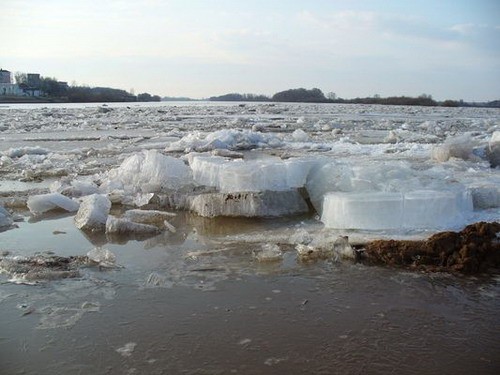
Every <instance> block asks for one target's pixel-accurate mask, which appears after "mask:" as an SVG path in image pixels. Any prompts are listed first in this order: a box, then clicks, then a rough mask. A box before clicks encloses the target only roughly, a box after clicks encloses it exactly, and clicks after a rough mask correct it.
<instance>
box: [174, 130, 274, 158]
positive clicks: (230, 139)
mask: <svg viewBox="0 0 500 375" xmlns="http://www.w3.org/2000/svg"><path fill="white" fill-rule="evenodd" d="M282 145H283V142H282V141H281V140H280V139H279V138H278V137H276V136H275V135H273V134H264V133H260V132H254V131H251V130H236V129H223V130H218V131H215V132H213V133H209V134H204V133H201V132H193V133H189V134H188V135H186V136H184V137H182V138H181V139H180V140H178V141H176V142H172V143H171V144H170V145H169V146H168V147H167V148H166V149H165V150H166V151H181V152H183V151H187V152H190V151H198V152H205V151H211V150H215V149H227V150H251V149H255V148H264V147H270V148H275V147H280V146H282Z"/></svg>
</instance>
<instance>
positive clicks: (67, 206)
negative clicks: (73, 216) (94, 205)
mask: <svg viewBox="0 0 500 375" xmlns="http://www.w3.org/2000/svg"><path fill="white" fill-rule="evenodd" d="M27 205H28V208H29V210H30V211H31V212H32V213H33V214H42V213H44V212H47V211H50V210H54V209H63V210H66V211H68V212H74V211H77V210H78V207H79V206H80V205H79V204H78V202H76V201H74V200H72V199H70V198H68V197H66V196H64V195H62V194H60V193H49V194H40V195H32V196H30V197H29V198H28V202H27Z"/></svg>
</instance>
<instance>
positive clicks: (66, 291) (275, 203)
mask: <svg viewBox="0 0 500 375" xmlns="http://www.w3.org/2000/svg"><path fill="white" fill-rule="evenodd" d="M499 130H500V111H499V110H498V109H474V108H451V109H446V108H423V107H397V106H387V107H385V106H356V105H345V106H344V105H328V104H269V103H266V104H258V103H255V104H250V103H246V104H243V103H241V104H240V103H203V102H196V103H168V104H164V103H159V104H152V105H140V104H139V105H138V104H127V105H125V104H123V105H122V104H120V105H109V106H102V105H66V106H65V105H32V106H28V105H26V106H25V105H11V106H2V107H1V108H0V140H1V142H0V202H1V204H2V205H3V207H5V209H4V210H3V211H0V215H2V216H0V224H1V225H0V226H2V225H3V226H2V228H1V229H0V251H1V252H2V253H1V254H0V268H1V271H2V274H0V283H1V284H0V373H2V374H3V373H5V374H16V373H24V374H101V373H102V374H177V373H179V374H229V373H237V374H291V373H297V374H299V373H310V374H335V373H339V374H359V373H375V374H386V373H391V372H392V373H405V374H441V373H453V374H470V373H491V374H493V373H498V371H499V369H500V362H499V360H498V358H500V339H499V337H500V328H499V327H500V320H499V318H498V317H499V313H500V304H499V302H498V301H499V299H498V293H499V292H500V286H499V279H498V277H496V276H494V275H493V276H492V275H489V276H479V277H474V278H472V277H466V276H456V275H447V274H423V273H417V272H408V271H404V270H395V269H387V268H378V267H370V266H366V265H363V264H361V263H356V262H354V261H352V260H345V259H344V258H350V257H351V256H352V254H351V253H350V252H349V251H352V248H351V247H350V245H348V244H346V243H345V242H339V240H338V237H339V236H349V243H351V244H362V243H363V242H364V241H366V240H369V239H373V238H423V237H427V236H429V235H430V234H431V233H433V232H436V231H438V230H443V229H452V230H459V229H462V228H463V227H464V226H465V225H467V224H469V223H472V222H477V221H481V220H482V221H498V220H499V218H500V214H499V206H500V188H499V186H500V172H499V169H498V167H497V168H492V165H494V164H495V160H496V159H495V157H496V156H495V155H497V154H495V152H498V151H497V150H498V148H497V143H498V141H499V140H498V132H499ZM49 192H51V194H52V195H50V196H47V195H45V194H47V193H49ZM94 194H97V195H94ZM86 197H87V198H86ZM54 207H55V208H56V210H52V208H54ZM138 209H140V210H138ZM151 210H155V211H151ZM77 211H78V213H77ZM144 211H149V214H145V213H144ZM152 212H154V214H151V213H152ZM339 212H341V214H339ZM429 212H430V213H431V214H429ZM75 215H76V216H75ZM148 215H149V216H148ZM75 218H76V220H75ZM158 218H160V219H158ZM395 218H396V219H395ZM2 220H3V221H2ZM2 223H3V224H2ZM77 225H78V226H79V227H80V228H82V229H78V228H77ZM304 249H305V250H306V251H304ZM339 249H340V250H339ZM57 257H61V258H57ZM35 259H36V261H35ZM28 260H29V261H30V262H31V263H28ZM23 262H24V263H23ZM36 262H38V263H36ZM35 263H36V264H35ZM56 263H57V264H56ZM26 264H27V265H28V266H26ZM54 264H56V266H57V267H54ZM26 267H28V268H29V267H31V268H32V269H31V271H30V270H28V271H27V268H26ZM37 267H38V268H37ZM44 267H45V268H44ZM39 268H40V269H41V271H40V272H38V271H37V270H38V269H39ZM33 269H34V271H33Z"/></svg>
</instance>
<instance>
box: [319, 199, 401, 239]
mask: <svg viewBox="0 0 500 375" xmlns="http://www.w3.org/2000/svg"><path fill="white" fill-rule="evenodd" d="M321 221H322V222H323V223H324V224H325V226H326V227H327V228H336V229H366V230H378V229H393V228H399V227H400V226H401V224H402V221H403V194H401V193H385V192H372V193H328V194H326V195H325V197H324V202H323V212H322V215H321Z"/></svg>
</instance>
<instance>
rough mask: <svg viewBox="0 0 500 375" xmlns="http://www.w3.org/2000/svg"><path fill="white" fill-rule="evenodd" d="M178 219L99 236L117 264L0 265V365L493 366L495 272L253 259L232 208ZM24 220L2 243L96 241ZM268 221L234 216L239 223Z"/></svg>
mask: <svg viewBox="0 0 500 375" xmlns="http://www.w3.org/2000/svg"><path fill="white" fill-rule="evenodd" d="M198 219H199V218H198ZM178 220H179V221H178V222H177V223H176V225H177V227H178V233H177V236H173V237H171V238H170V239H166V238H163V240H162V241H156V242H155V241H152V240H147V241H122V242H121V243H107V244H105V246H104V247H105V248H107V249H109V250H111V251H112V252H113V253H114V254H116V257H117V263H118V264H119V265H120V266H121V268H116V269H108V270H99V269H98V268H83V269H82V270H81V277H79V278H71V279H63V280H55V281H50V282H44V283H40V284H38V285H17V284H12V283H9V282H7V279H8V277H7V275H1V276H0V277H1V282H2V285H1V287H0V327H1V329H0V332H1V333H0V372H1V373H2V374H16V373H23V374H231V373H237V374H299V373H300V374H360V373H373V374H387V373H391V372H393V373H404V374H438V373H439V374H441V373H453V374H471V373H481V374H489V373H491V374H494V373H497V372H498V369H499V366H500V363H499V361H498V358H500V356H499V354H500V339H499V338H500V324H499V323H500V320H499V314H498V313H499V312H500V303H499V302H498V301H499V300H498V293H499V292H500V286H499V281H500V280H499V279H498V277H494V276H489V277H474V278H473V277H464V276H455V275H450V274H443V273H434V274H426V273H419V272H407V271H401V270H394V269H388V268H382V267H373V266H366V265H363V264H355V263H352V262H335V261H333V260H319V261H315V262H300V261H298V260H297V258H296V255H295V253H294V252H293V251H285V253H284V257H283V260H282V261H280V262H271V263H260V262H257V261H256V260H255V258H254V257H253V255H252V253H253V251H254V250H255V249H258V248H260V246H261V245H262V244H261V243H260V242H259V241H258V239H257V238H256V242H254V243H251V242H240V243H239V244H235V243H234V242H232V241H231V239H232V238H230V237H228V233H229V232H233V233H234V230H235V227H236V226H237V225H236V224H238V221H232V222H233V225H230V224H229V222H228V225H227V227H226V226H224V225H221V223H223V222H221V221H219V222H218V224H219V225H215V226H214V230H213V231H212V230H211V229H210V226H208V227H204V226H203V225H200V223H199V222H198V224H193V223H196V220H197V219H193V218H192V219H191V220H190V219H189V217H185V218H183V219H182V220H181V218H179V219H178ZM193 220H194V221H193ZM202 222H204V223H209V222H210V221H205V220H202ZM212 223H213V222H212ZM299 223H300V221H298V222H297V221H294V220H292V219H283V220H274V223H273V224H272V226H274V230H278V231H279V229H280V227H282V228H283V229H287V228H293V226H294V225H298V224H299ZM19 225H20V228H18V229H15V230H11V231H7V232H4V233H2V236H3V240H4V242H3V244H2V250H10V251H11V252H12V253H14V250H15V252H16V254H24V255H27V254H33V253H34V252H36V251H35V249H38V250H42V249H43V250H52V251H54V252H55V253H56V254H58V255H64V256H69V255H78V254H80V255H81V254H84V253H85V252H86V251H88V250H89V249H91V248H93V246H94V244H93V243H91V242H89V239H88V237H87V238H86V237H85V236H84V235H83V234H82V232H80V231H78V230H76V228H74V225H73V223H72V218H71V217H64V215H63V216H61V217H58V216H55V217H54V218H53V220H43V221H39V222H32V223H29V222H24V223H20V224H19ZM269 226H270V223H269V222H267V221H263V222H259V221H253V222H252V221H245V220H243V221H240V222H239V226H238V227H239V228H240V230H239V232H238V233H237V234H239V235H240V236H241V238H247V237H245V236H249V237H252V234H253V233H256V232H255V231H257V232H258V231H259V230H261V229H263V228H264V227H269ZM54 231H59V232H63V233H59V232H56V234H54ZM28 233H29V236H28ZM42 233H43V235H42ZM35 236H37V238H39V239H40V241H33V238H34V237H35ZM28 237H30V238H28ZM224 238H226V239H227V242H224V241H223V239H224ZM148 241H149V242H148ZM37 242H38V245H39V246H35V243H37ZM215 244H217V246H215ZM208 249H210V250H211V252H207V250H208ZM214 249H219V250H220V251H218V252H217V251H215V252H214ZM192 254H205V255H198V256H196V255H192Z"/></svg>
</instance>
